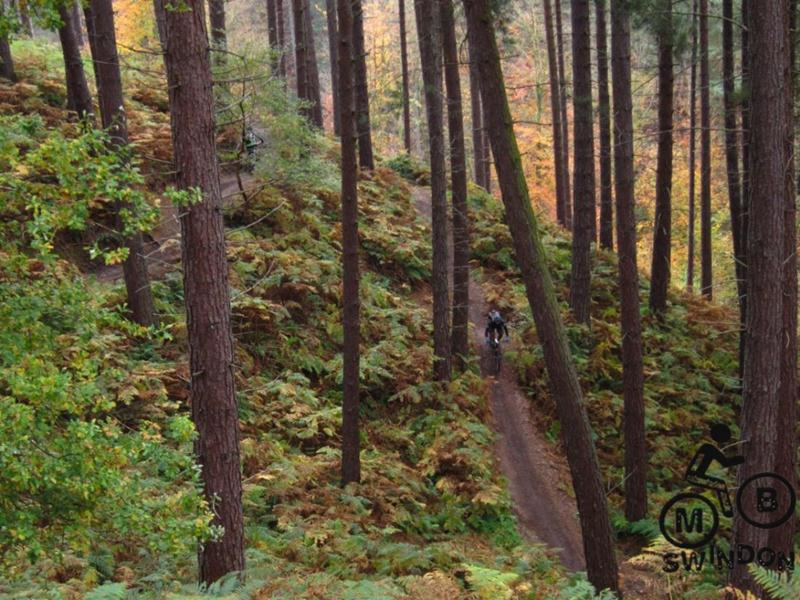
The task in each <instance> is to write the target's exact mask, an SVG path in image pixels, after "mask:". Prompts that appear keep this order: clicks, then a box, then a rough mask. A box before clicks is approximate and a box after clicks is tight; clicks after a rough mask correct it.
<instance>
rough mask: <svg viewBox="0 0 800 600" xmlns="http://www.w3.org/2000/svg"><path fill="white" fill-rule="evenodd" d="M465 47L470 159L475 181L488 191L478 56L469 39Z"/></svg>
mask: <svg viewBox="0 0 800 600" xmlns="http://www.w3.org/2000/svg"><path fill="white" fill-rule="evenodd" d="M467 49H468V51H469V96H470V109H471V113H472V154H473V157H472V160H473V168H474V170H475V183H476V184H477V185H479V186H480V187H482V188H483V189H485V190H487V191H488V185H487V182H486V172H487V171H486V169H485V168H484V165H483V161H484V157H485V155H486V148H485V141H486V136H485V135H484V133H485V130H484V127H483V103H482V101H481V87H480V83H481V82H480V76H479V75H478V58H477V56H475V51H474V49H473V48H472V46H471V45H470V44H469V41H467Z"/></svg>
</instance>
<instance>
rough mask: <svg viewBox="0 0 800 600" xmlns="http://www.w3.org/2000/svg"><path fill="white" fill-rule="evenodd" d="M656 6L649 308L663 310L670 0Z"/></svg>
mask: <svg viewBox="0 0 800 600" xmlns="http://www.w3.org/2000/svg"><path fill="white" fill-rule="evenodd" d="M657 7H658V8H657V10H658V14H656V15H654V22H655V26H656V37H657V38H658V159H657V165H656V216H655V223H654V224H653V255H652V262H651V267H650V310H651V311H653V312H654V313H663V312H664V311H665V310H666V309H667V290H668V288H669V284H670V273H671V270H672V113H673V80H674V74H673V64H672V61H673V56H672V53H673V49H672V46H673V42H672V38H673V31H672V0H661V1H660V2H658V4H657Z"/></svg>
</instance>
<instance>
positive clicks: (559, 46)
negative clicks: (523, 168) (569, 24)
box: [554, 0, 572, 229]
mask: <svg viewBox="0 0 800 600" xmlns="http://www.w3.org/2000/svg"><path fill="white" fill-rule="evenodd" d="M554 1H555V11H556V50H557V52H556V54H557V55H558V81H559V88H560V95H561V99H560V101H559V103H560V105H561V140H562V144H561V150H562V152H563V153H564V157H563V159H562V161H561V162H562V164H563V165H564V173H565V175H564V188H565V198H566V203H565V205H564V221H565V223H566V227H567V229H572V191H571V186H570V170H569V119H568V118H567V70H566V68H565V67H564V28H563V27H562V26H561V0H554Z"/></svg>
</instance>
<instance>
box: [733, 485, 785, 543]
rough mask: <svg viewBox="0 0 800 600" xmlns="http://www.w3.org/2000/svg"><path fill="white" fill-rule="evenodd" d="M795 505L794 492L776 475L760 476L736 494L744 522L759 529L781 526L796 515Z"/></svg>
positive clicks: (738, 508) (741, 487)
mask: <svg viewBox="0 0 800 600" xmlns="http://www.w3.org/2000/svg"><path fill="white" fill-rule="evenodd" d="M796 505H797V495H796V494H795V491H794V489H793V488H792V486H791V485H789V482H788V481H787V480H786V479H784V478H783V477H781V476H780V475H778V474H777V473H757V474H755V475H753V476H752V477H749V478H748V479H747V480H746V481H745V482H744V483H742V485H741V486H740V487H739V491H738V492H737V493H736V509H737V510H738V511H739V514H740V515H741V516H742V519H744V520H745V521H747V522H748V523H750V525H752V526H753V527H758V528H759V529H773V528H774V527H778V526H779V525H782V524H783V523H785V522H786V521H788V520H789V517H791V516H792V515H793V514H794V509H795V506H796ZM745 509H747V510H745Z"/></svg>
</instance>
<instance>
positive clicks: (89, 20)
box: [83, 0, 116, 104]
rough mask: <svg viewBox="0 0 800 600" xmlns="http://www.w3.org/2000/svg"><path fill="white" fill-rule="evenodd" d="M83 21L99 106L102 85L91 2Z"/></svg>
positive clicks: (86, 7) (84, 13) (84, 9)
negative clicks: (98, 70) (98, 68)
mask: <svg viewBox="0 0 800 600" xmlns="http://www.w3.org/2000/svg"><path fill="white" fill-rule="evenodd" d="M83 19H84V22H85V23H86V40H87V41H88V42H89V53H90V54H91V57H92V65H94V68H93V69H92V70H93V71H94V85H95V88H96V89H97V96H98V104H99V101H100V87H101V85H100V77H99V75H98V73H97V62H98V58H97V35H96V33H95V30H94V21H95V18H94V13H93V11H92V3H91V0H90V1H89V2H88V3H87V4H86V6H84V7H83ZM115 37H116V35H115Z"/></svg>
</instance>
